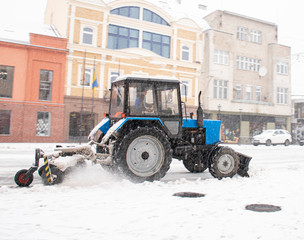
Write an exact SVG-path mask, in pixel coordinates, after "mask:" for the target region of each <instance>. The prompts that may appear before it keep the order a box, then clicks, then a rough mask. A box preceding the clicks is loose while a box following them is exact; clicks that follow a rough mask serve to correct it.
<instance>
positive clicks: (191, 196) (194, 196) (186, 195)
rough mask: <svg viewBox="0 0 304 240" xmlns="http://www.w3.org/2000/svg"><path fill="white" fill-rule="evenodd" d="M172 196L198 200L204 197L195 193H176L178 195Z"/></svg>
mask: <svg viewBox="0 0 304 240" xmlns="http://www.w3.org/2000/svg"><path fill="white" fill-rule="evenodd" d="M173 196H177V197H187V198H200V197H205V194H203V193H196V192H178V193H174V194H173Z"/></svg>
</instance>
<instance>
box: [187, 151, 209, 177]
mask: <svg viewBox="0 0 304 240" xmlns="http://www.w3.org/2000/svg"><path fill="white" fill-rule="evenodd" d="M183 164H184V166H185V168H186V169H187V170H188V171H189V172H192V173H202V172H204V171H205V170H206V169H207V168H208V165H207V164H204V163H202V162H201V161H200V159H199V156H198V154H197V153H191V154H189V155H188V157H187V159H185V160H183Z"/></svg>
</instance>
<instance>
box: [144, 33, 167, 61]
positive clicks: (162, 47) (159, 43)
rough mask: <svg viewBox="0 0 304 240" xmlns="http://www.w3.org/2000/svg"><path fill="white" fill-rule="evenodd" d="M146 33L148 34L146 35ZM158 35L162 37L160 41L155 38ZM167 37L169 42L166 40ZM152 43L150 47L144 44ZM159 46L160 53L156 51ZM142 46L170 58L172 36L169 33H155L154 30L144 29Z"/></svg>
mask: <svg viewBox="0 0 304 240" xmlns="http://www.w3.org/2000/svg"><path fill="white" fill-rule="evenodd" d="M147 34H150V36H151V37H150V39H148V35H147ZM145 35H146V36H145ZM157 37H160V41H156V40H155V39H156V38H157ZM165 38H168V43H166V42H165V40H164V39H165ZM146 44H150V48H146V47H145V46H144V45H146ZM157 46H159V47H160V48H159V50H160V53H158V52H157V51H155V48H157ZM142 48H143V49H147V50H149V51H151V52H154V53H155V54H157V55H160V56H162V57H165V58H170V56H171V36H168V35H163V34H159V33H154V32H148V31H143V32H142ZM166 48H167V49H168V52H165V51H166Z"/></svg>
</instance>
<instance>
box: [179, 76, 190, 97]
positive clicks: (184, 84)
mask: <svg viewBox="0 0 304 240" xmlns="http://www.w3.org/2000/svg"><path fill="white" fill-rule="evenodd" d="M180 86H181V87H180V93H181V97H189V90H190V80H181V84H180ZM185 88H186V90H185Z"/></svg>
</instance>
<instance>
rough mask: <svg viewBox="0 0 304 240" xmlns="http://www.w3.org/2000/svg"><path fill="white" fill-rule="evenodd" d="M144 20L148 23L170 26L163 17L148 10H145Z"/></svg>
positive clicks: (143, 12)
mask: <svg viewBox="0 0 304 240" xmlns="http://www.w3.org/2000/svg"><path fill="white" fill-rule="evenodd" d="M148 14H150V16H151V17H147V15H148ZM142 20H143V21H146V22H151V23H156V24H160V25H164V26H170V24H169V23H168V22H167V21H166V20H165V19H164V18H163V17H161V16H160V15H158V14H157V13H155V12H153V11H151V10H149V9H147V8H143V11H142ZM158 20H159V21H158Z"/></svg>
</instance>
